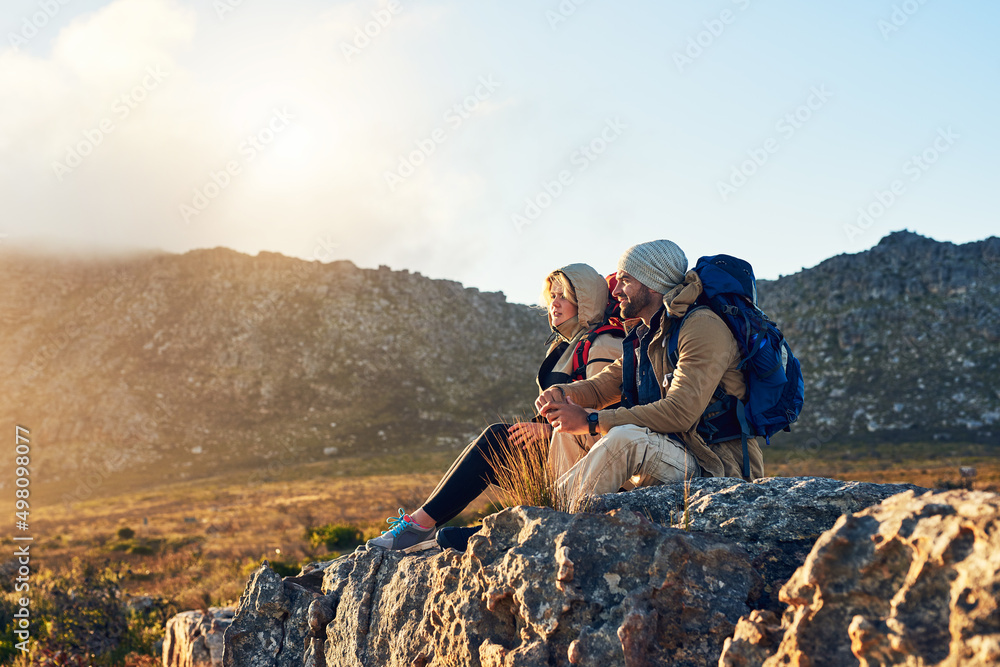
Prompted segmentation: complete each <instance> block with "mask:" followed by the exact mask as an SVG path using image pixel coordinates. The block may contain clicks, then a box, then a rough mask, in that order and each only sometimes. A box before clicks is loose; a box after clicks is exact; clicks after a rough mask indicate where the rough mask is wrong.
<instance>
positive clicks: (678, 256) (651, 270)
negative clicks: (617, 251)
mask: <svg viewBox="0 0 1000 667" xmlns="http://www.w3.org/2000/svg"><path fill="white" fill-rule="evenodd" d="M687 265H688V260H687V256H686V255H685V254H684V251H683V250H681V249H680V248H678V247H677V244H676V243H674V242H673V241H666V240H661V241H649V242H647V243H638V244H636V245H634V246H632V247H631V248H629V249H628V250H626V251H625V252H624V253H622V256H621V259H619V260H618V271H619V272H621V271H624V272H625V273H627V274H629V275H630V276H632V277H633V278H635V279H636V280H638V281H639V282H640V283H642V284H643V285H645V286H646V287H648V288H649V289H651V290H653V291H654V292H659V293H660V294H666V293H667V292H669V291H670V290H672V289H673V288H674V287H676V286H677V285H679V284H680V283H682V282H684V274H685V273H687Z"/></svg>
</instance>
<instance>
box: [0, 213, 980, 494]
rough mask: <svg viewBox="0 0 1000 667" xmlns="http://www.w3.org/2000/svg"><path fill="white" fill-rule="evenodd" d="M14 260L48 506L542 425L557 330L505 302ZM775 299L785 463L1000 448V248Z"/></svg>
mask: <svg viewBox="0 0 1000 667" xmlns="http://www.w3.org/2000/svg"><path fill="white" fill-rule="evenodd" d="M0 256H2V257H3V262H2V268H0V275H3V278H4V282H5V284H6V285H8V290H5V291H4V292H3V295H2V302H0V323H2V324H3V327H2V330H0V340H2V345H0V377H2V378H3V381H4V386H5V394H6V397H7V400H5V401H4V404H3V407H2V408H0V410H2V412H3V413H4V416H5V418H6V419H7V420H8V422H9V423H19V424H22V425H24V426H28V427H29V428H32V429H33V430H34V431H35V432H36V435H37V437H38V438H39V442H42V443H45V445H44V446H41V447H39V448H37V449H36V452H37V457H35V458H33V464H36V465H37V468H36V472H37V475H36V479H35V480H34V482H33V490H37V491H40V492H42V493H43V495H44V494H45V493H46V489H49V490H51V492H55V491H64V490H65V489H66V488H71V487H72V486H73V485H74V484H76V483H77V482H78V480H79V479H80V477H81V476H84V477H85V476H86V475H88V474H90V475H95V476H97V477H99V478H101V485H103V486H104V487H105V488H111V487H115V488H117V486H128V485H130V484H131V485H134V484H136V483H139V481H140V480H141V481H142V482H143V483H153V482H155V480H156V479H160V478H164V477H166V478H174V479H176V478H180V479H193V478H197V477H201V476H206V475H210V474H211V473H212V471H218V470H246V471H247V472H248V473H249V472H252V471H254V470H258V469H261V468H263V467H267V466H273V465H276V464H278V465H282V466H286V465H298V464H305V463H309V462H317V461H331V460H337V459H338V458H339V457H357V456H361V457H365V456H378V455H382V454H390V453H391V454H396V453H407V452H412V453H416V452H428V451H430V452H433V451H440V452H449V451H456V450H457V449H458V448H460V447H461V446H463V445H464V444H465V443H466V442H468V439H469V438H470V437H472V436H473V435H475V434H476V433H477V432H478V431H479V430H480V429H481V428H482V427H484V426H485V425H487V424H488V423H490V422H492V421H496V420H497V419H498V418H499V417H508V418H509V417H513V416H518V415H520V416H530V415H526V414H525V413H526V412H527V411H529V410H530V409H531V402H532V400H533V398H534V395H535V391H536V390H535V387H534V382H533V378H534V374H535V371H536V370H537V366H538V364H539V363H540V361H541V359H542V357H543V355H544V350H545V347H544V343H543V341H544V340H545V338H546V336H547V334H548V327H547V325H546V323H545V318H544V315H543V313H542V312H541V311H540V310H539V309H537V308H530V307H528V306H524V305H521V304H515V303H510V302H508V301H507V300H506V297H505V296H504V295H503V294H502V293H496V292H480V291H479V290H477V289H475V288H464V287H462V286H461V285H460V284H459V283H456V282H454V281H448V280H433V279H430V278H426V277H424V276H421V275H420V274H417V273H410V272H409V271H393V270H391V269H389V268H388V267H384V266H383V267H380V268H378V269H362V268H358V267H357V266H355V265H354V264H353V263H352V262H350V261H347V260H342V261H339V262H332V263H329V264H322V263H319V262H307V261H304V260H299V259H295V258H290V257H285V256H283V255H280V254H278V253H269V252H262V253H259V254H258V255H257V256H255V257H251V256H248V255H245V254H242V253H239V252H236V251H233V250H230V249H227V248H212V249H201V250H193V251H189V252H187V253H184V254H182V255H172V254H169V253H160V252H150V253H144V254H140V255H135V256H130V257H124V258H99V259H82V258H54V257H45V256H37V255H36V256H27V255H19V254H17V253H12V252H11V251H10V250H7V249H5V250H4V252H3V253H2V255H0ZM759 294H760V303H761V307H762V308H763V309H764V311H765V312H767V313H768V314H769V315H770V316H771V317H772V318H773V319H774V320H775V321H776V322H777V323H778V324H779V326H781V328H782V330H783V331H784V333H785V335H786V337H787V338H788V339H789V341H790V343H791V345H792V349H793V351H794V352H795V353H796V356H798V357H799V358H800V360H801V361H802V364H803V372H804V375H805V378H806V405H805V409H804V410H803V414H802V416H801V418H800V420H799V422H797V423H796V424H795V425H793V432H792V433H791V434H790V435H785V434H782V435H781V436H778V437H777V438H776V442H777V443H778V444H779V446H780V447H787V448H792V449H795V448H798V449H799V450H801V451H802V452H808V451H814V450H815V449H817V448H819V447H821V446H823V445H825V444H826V443H829V442H833V441H851V442H854V441H857V442H868V443H877V442H882V441H887V440H889V441H892V440H906V439H909V440H931V439H938V440H949V439H953V440H962V441H976V442H986V443H995V442H996V434H997V432H998V430H1000V425H998V423H1000V392H998V391H997V389H996V388H995V387H996V386H997V383H996V382H995V380H994V378H995V377H996V376H997V375H996V374H997V372H998V371H1000V352H998V348H1000V346H998V345H997V341H1000V239H997V238H996V237H990V238H988V239H985V240H983V241H977V242H973V243H968V244H961V245H956V244H951V243H941V242H937V241H934V240H932V239H927V238H926V237H921V236H919V235H917V234H913V233H912V232H894V233H893V234H890V235H889V236H887V237H886V238H884V239H882V240H881V241H880V242H879V244H877V245H876V246H874V247H873V248H871V249H870V250H867V251H863V252H861V253H856V254H850V255H838V256H836V257H832V258H830V259H828V260H825V261H824V262H821V263H820V264H818V265H817V266H815V267H813V268H811V269H804V270H803V271H801V272H799V273H796V274H793V275H791V276H784V277H782V278H779V279H777V280H774V281H766V280H761V281H760V284H759ZM768 451H771V450H767V451H765V457H767V456H768ZM0 465H2V466H6V465H9V464H8V463H4V464H0ZM50 495H51V494H50Z"/></svg>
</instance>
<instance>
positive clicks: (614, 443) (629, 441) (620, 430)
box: [594, 424, 648, 451]
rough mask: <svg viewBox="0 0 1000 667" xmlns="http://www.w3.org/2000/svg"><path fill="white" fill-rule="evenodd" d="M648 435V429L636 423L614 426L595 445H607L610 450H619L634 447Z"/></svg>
mask: <svg viewBox="0 0 1000 667" xmlns="http://www.w3.org/2000/svg"><path fill="white" fill-rule="evenodd" d="M647 436H648V434H647V432H646V429H644V428H643V427H641V426H636V425H635V424H624V425H622V426H613V427H611V429H610V430H609V431H608V432H607V434H606V435H604V437H602V438H601V439H600V440H598V441H597V443H596V444H595V445H594V446H595V447H598V446H602V447H606V448H607V449H608V451H617V450H620V449H625V448H627V447H634V446H635V445H636V443H639V442H643V441H644V440H645V439H646V437H647Z"/></svg>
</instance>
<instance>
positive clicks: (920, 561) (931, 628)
mask: <svg viewBox="0 0 1000 667" xmlns="http://www.w3.org/2000/svg"><path fill="white" fill-rule="evenodd" d="M998 528H1000V496H998V495H997V494H995V493H985V492H975V491H947V492H943V493H927V494H924V495H920V496H917V495H915V494H914V493H913V492H907V493H903V494H900V495H898V496H894V497H892V498H890V499H888V500H886V501H885V502H883V503H881V504H880V505H877V506H875V507H871V508H869V509H867V510H864V511H862V512H859V513H857V514H853V515H846V516H843V517H841V518H840V519H839V520H838V521H837V524H836V525H835V526H834V527H833V528H832V529H831V530H830V531H828V532H826V533H825V534H824V535H823V536H822V537H821V538H820V539H819V540H818V541H817V542H816V544H815V546H814V547H813V549H812V551H811V552H810V554H809V556H808V558H807V559H806V562H805V564H804V565H803V566H802V567H801V568H800V569H799V570H798V571H797V572H796V573H795V574H794V576H792V578H791V579H790V580H789V581H788V583H787V584H785V586H784V588H782V590H781V600H782V601H783V602H785V603H787V604H788V608H787V610H786V611H785V613H784V616H783V618H782V621H781V625H780V627H778V625H777V623H776V618H775V617H774V616H770V615H766V614H757V615H751V616H750V617H748V618H746V619H743V620H741V621H740V624H739V627H738V628H737V631H736V634H735V637H734V638H733V639H732V640H730V641H728V642H727V645H726V650H725V652H724V654H723V656H722V658H721V660H720V662H719V664H720V666H722V667H737V666H742V665H761V664H763V665H764V666H765V667H777V666H778V665H787V664H795V665H823V666H824V667H839V666H841V665H844V666H847V665H850V666H852V667H854V666H856V665H859V664H860V665H862V666H864V667H868V666H871V667H874V666H875V665H879V666H882V665H940V666H942V667H946V666H958V665H962V666H964V667H980V666H981V667H986V666H988V665H989V666H992V665H997V664H1000V611H998V605H997V600H998V598H1000V530H998Z"/></svg>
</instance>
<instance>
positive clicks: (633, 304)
mask: <svg viewBox="0 0 1000 667" xmlns="http://www.w3.org/2000/svg"><path fill="white" fill-rule="evenodd" d="M642 289H643V291H642V292H641V293H639V294H637V295H635V296H634V297H631V298H630V299H629V300H628V301H622V302H621V311H622V317H623V318H625V319H626V320H630V319H632V318H634V317H639V313H641V312H642V311H644V310H645V309H646V307H647V306H648V305H649V304H650V303H652V301H653V299H652V297H651V296H650V295H651V294H652V293H653V292H652V290H650V289H649V288H648V287H646V286H643V288H642Z"/></svg>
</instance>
